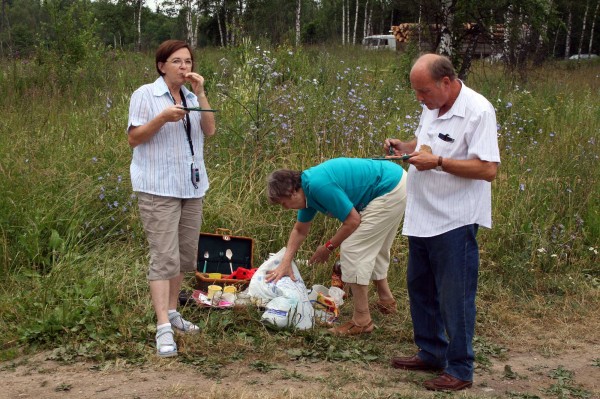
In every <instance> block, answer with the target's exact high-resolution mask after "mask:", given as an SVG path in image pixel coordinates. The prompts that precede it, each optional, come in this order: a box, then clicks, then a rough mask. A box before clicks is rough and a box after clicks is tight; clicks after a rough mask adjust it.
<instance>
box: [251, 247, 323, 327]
mask: <svg viewBox="0 0 600 399" xmlns="http://www.w3.org/2000/svg"><path fill="white" fill-rule="evenodd" d="M284 254H285V247H284V248H281V250H279V252H277V253H276V254H273V255H271V256H270V257H269V259H267V260H266V261H265V262H264V263H263V264H262V265H261V266H260V267H259V268H258V270H257V271H256V273H254V276H252V279H251V280H250V285H249V287H248V294H249V295H250V296H251V297H252V298H253V299H254V301H255V302H256V303H258V304H259V305H262V306H265V307H266V311H265V312H264V313H263V315H262V317H261V320H262V321H263V322H265V323H269V324H271V325H273V326H275V327H279V328H283V327H295V328H298V329H308V328H311V327H312V326H313V321H314V309H313V307H312V305H311V303H310V300H309V299H308V295H307V292H306V285H304V281H303V280H302V277H301V276H300V272H299V271H298V268H297V266H296V263H295V262H293V261H292V272H293V274H294V277H295V278H296V281H293V280H292V279H291V278H290V277H288V276H286V277H283V278H281V279H280V280H279V281H278V282H277V283H274V282H270V283H269V282H267V280H266V279H267V272H268V271H270V270H273V269H275V268H277V267H278V266H279V264H280V263H281V259H282V258H283V255H284Z"/></svg>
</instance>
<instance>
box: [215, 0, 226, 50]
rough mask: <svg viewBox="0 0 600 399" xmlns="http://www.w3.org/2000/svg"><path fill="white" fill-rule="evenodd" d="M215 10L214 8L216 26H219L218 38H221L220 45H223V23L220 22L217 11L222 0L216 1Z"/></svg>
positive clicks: (221, 4) (220, 7) (220, 6)
mask: <svg viewBox="0 0 600 399" xmlns="http://www.w3.org/2000/svg"><path fill="white" fill-rule="evenodd" d="M215 5H216V10H215V15H216V17H217V26H218V27H219V38H220V39H221V47H225V33H224V32H223V25H222V24H221V15H220V13H219V11H221V9H222V6H223V3H222V2H220V1H219V2H216V3H215Z"/></svg>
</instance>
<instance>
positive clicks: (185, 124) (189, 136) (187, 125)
mask: <svg viewBox="0 0 600 399" xmlns="http://www.w3.org/2000/svg"><path fill="white" fill-rule="evenodd" d="M179 96H180V97H181V104H182V105H183V106H184V107H187V103H186V101H185V96H184V95H183V90H182V89H179ZM171 99H172V100H173V104H175V105H177V102H175V98H174V97H173V96H171ZM183 127H184V128H185V135H186V136H187V141H188V144H189V145H190V151H191V152H192V157H193V156H194V144H193V143H192V124H191V122H190V114H189V112H188V113H187V114H186V115H185V120H184V121H183Z"/></svg>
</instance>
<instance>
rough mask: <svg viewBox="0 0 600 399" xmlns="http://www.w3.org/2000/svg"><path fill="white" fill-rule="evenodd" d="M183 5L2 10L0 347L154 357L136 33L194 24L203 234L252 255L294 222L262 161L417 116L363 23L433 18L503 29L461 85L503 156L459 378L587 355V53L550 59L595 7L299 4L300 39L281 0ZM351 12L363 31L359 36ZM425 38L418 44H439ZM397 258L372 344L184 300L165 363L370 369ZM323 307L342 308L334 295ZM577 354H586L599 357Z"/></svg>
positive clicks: (294, 162)
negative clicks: (179, 331) (137, 117)
mask: <svg viewBox="0 0 600 399" xmlns="http://www.w3.org/2000/svg"><path fill="white" fill-rule="evenodd" d="M194 4H196V3H194ZM198 4H200V5H203V8H201V9H200V11H199V12H195V13H193V14H189V13H188V14H186V11H185V10H186V8H185V7H182V6H181V5H179V6H178V7H173V8H172V11H169V10H171V8H169V7H170V6H169V5H168V4H167V3H161V4H158V5H157V7H160V8H159V11H160V12H155V11H156V10H150V9H149V8H147V7H142V8H141V10H142V13H141V18H139V19H136V17H135V15H136V12H135V10H136V7H138V8H137V9H140V8H139V3H137V6H136V5H135V4H131V3H125V2H122V3H121V2H117V3H110V2H85V1H74V2H72V1H45V2H27V1H19V0H13V1H6V0H4V1H3V2H2V31H1V32H0V33H1V40H0V44H1V48H0V49H1V51H2V58H1V59H0V64H1V69H0V71H1V72H0V92H1V93H2V94H3V95H2V96H1V97H0V114H1V115H2V117H1V118H0V176H1V179H0V193H2V195H0V278H1V279H2V281H3V284H2V285H0V337H1V341H0V345H1V349H0V360H8V361H18V359H19V357H20V356H21V355H23V354H28V353H32V352H35V351H38V350H45V349H49V350H53V352H52V357H53V359H57V360H61V361H64V362H69V361H73V360H74V359H87V360H93V361H95V362H113V363H117V362H126V363H129V364H134V365H136V364H140V363H150V364H152V363H154V362H156V359H155V358H154V356H153V350H152V342H153V337H154V320H153V313H152V309H151V306H150V301H149V297H148V291H147V282H146V281H145V277H144V276H145V269H146V267H147V247H146V242H145V240H144V235H143V230H142V228H141V226H140V222H139V218H138V215H137V209H136V203H135V195H133V193H132V192H131V186H130V182H129V172H128V166H129V162H130V159H131V149H130V148H129V147H128V145H127V142H126V137H125V126H126V123H127V114H128V105H129V98H130V95H131V93H132V92H133V91H134V90H135V89H136V88H137V87H139V86H140V85H142V84H145V83H148V82H151V81H153V80H154V79H155V77H156V72H155V69H154V61H153V60H154V59H153V51H154V49H155V47H156V45H158V43H160V42H161V41H162V40H163V39H166V38H180V39H184V40H189V37H188V34H189V31H188V30H187V28H186V26H187V25H186V23H187V22H186V21H187V18H188V16H187V15H192V21H193V23H196V26H197V29H193V32H196V33H195V34H196V35H197V36H196V38H197V42H196V51H195V59H196V67H195V69H196V71H198V72H200V73H201V74H203V75H204V76H205V77H206V80H207V91H208V96H209V99H210V102H211V105H212V106H213V107H214V108H216V109H219V112H218V114H217V117H218V118H217V119H218V134H217V135H216V136H215V137H214V138H212V139H210V140H208V141H207V146H206V149H205V153H206V166H207V170H208V174H209V178H210V181H211V188H210V191H209V194H208V195H207V198H206V207H205V220H204V222H203V231H206V232H213V231H215V229H217V228H228V229H231V231H232V232H233V233H234V234H236V235H242V236H248V237H252V238H253V239H254V240H255V259H254V261H255V264H260V263H261V261H262V260H264V259H265V258H266V257H268V255H269V253H271V252H276V251H277V250H279V249H280V248H281V247H283V246H284V245H285V243H286V240H287V236H288V234H289V230H290V228H291V226H292V225H293V222H294V216H295V215H294V213H293V212H289V211H285V210H283V209H280V208H279V207H273V206H270V205H268V204H267V201H266V199H265V197H264V185H265V177H266V176H267V175H268V173H269V172H271V171H272V170H274V169H276V168H280V167H292V168H297V169H303V168H307V167H310V166H312V165H314V164H317V163H319V162H322V161H324V160H326V159H328V158H332V157H337V156H351V157H371V156H378V155H381V151H382V142H383V140H384V139H385V138H386V137H398V138H401V139H408V138H410V137H411V135H412V134H413V132H414V130H415V128H416V124H417V122H418V115H419V112H420V106H419V104H418V103H417V102H416V100H415V99H414V95H413V93H412V91H411V89H410V85H409V83H408V72H409V69H410V65H411V62H412V61H413V60H414V58H415V56H416V55H417V54H418V52H419V51H420V49H419V48H418V47H417V45H416V44H415V45H412V46H409V47H408V48H406V51H403V52H391V51H386V52H383V51H378V52H372V51H365V50H363V49H362V48H360V46H359V45H358V43H359V42H360V38H361V37H362V36H363V35H364V34H367V33H370V32H371V31H372V32H373V33H384V32H381V31H382V30H385V29H389V25H390V24H396V23H400V22H417V21H418V20H419V18H421V21H422V22H423V23H424V24H425V25H426V24H427V23H432V22H435V21H436V18H441V19H440V20H439V21H441V22H444V21H445V23H446V26H447V27H448V29H447V30H446V32H448V33H449V34H450V37H451V40H450V43H452V44H455V45H456V46H455V48H461V47H460V41H461V39H462V38H461V36H462V35H461V34H460V32H461V26H463V23H464V22H466V21H473V20H476V21H480V23H481V24H484V23H485V24H488V25H490V24H491V23H492V22H493V23H502V24H504V25H505V26H510V27H512V28H511V29H507V31H508V33H509V34H507V35H506V37H505V38H506V40H505V41H503V46H502V48H501V50H502V51H501V52H502V54H503V57H501V60H500V61H499V62H491V61H492V60H480V59H477V58H473V59H470V60H467V61H468V68H467V72H468V74H467V81H466V82H467V84H468V85H469V86H471V87H473V88H474V89H476V90H478V91H479V92H481V93H482V94H484V95H485V96H486V97H487V98H488V99H490V101H491V102H492V103H493V104H494V106H495V107H496V112H497V115H498V124H499V126H498V128H499V142H500V148H501V157H502V165H501V167H500V170H499V174H498V178H497V179H496V180H495V181H494V183H493V184H492V187H493V201H494V203H493V212H494V214H493V218H494V228H493V229H491V230H482V231H481V232H480V236H479V237H480V243H481V259H482V261H481V270H480V291H479V296H478V309H479V314H478V325H477V337H476V350H477V367H478V373H485V372H486V370H487V369H488V368H489V367H490V365H491V364H492V363H493V362H494V361H497V360H498V359H502V357H503V356H505V355H506V352H507V351H508V349H514V346H515V345H517V346H519V347H520V348H521V349H523V348H527V350H534V351H537V353H541V354H543V355H544V356H552V355H553V354H556V353H558V352H560V351H561V350H566V349H567V348H569V347H574V346H578V347H581V348H584V350H585V349H589V348H593V347H594V346H593V345H596V346H595V347H596V348H597V346H598V340H599V338H598V334H597V331H598V329H599V328H600V326H599V325H598V324H599V320H600V317H599V316H600V315H599V313H598V312H599V311H600V295H599V290H600V268H599V266H598V264H599V261H600V257H599V256H598V251H599V249H600V244H599V241H600V238H599V237H600V184H599V182H600V165H599V163H600V154H599V151H598V140H599V137H600V134H599V128H600V101H599V100H598V99H599V98H600V62H599V61H598V60H597V59H591V60H585V59H579V60H565V59H564V58H565V57H567V56H570V55H572V54H578V53H587V52H597V50H598V45H599V44H598V40H597V39H596V36H597V35H596V34H595V31H596V30H597V29H596V24H595V21H596V20H597V18H598V16H597V10H598V2H595V3H594V2H592V1H590V2H586V1H580V2H543V1H542V2H537V1H521V2H519V3H518V4H516V3H515V4H511V3H509V2H502V1H496V2H494V3H493V4H492V3H491V2H486V1H480V2H472V3H471V2H468V1H465V2H456V3H450V2H446V1H441V2H425V1H422V2H421V3H414V4H413V3H410V4H408V3H407V2H376V1H372V2H369V3H366V2H364V3H363V2H352V1H339V2H309V1H303V2H301V7H300V10H301V12H300V16H301V18H300V32H301V34H300V35H299V36H296V32H297V30H296V24H295V22H296V16H297V15H298V14H297V10H298V8H297V7H296V6H297V4H298V3H294V2H269V1H264V2H235V3H229V2H200V3H198ZM240 4H241V6H240ZM292 4H294V7H292ZM357 4H358V10H359V12H358V13H356V12H355V10H356V5H357ZM367 4H368V7H367ZM204 5H206V7H208V8H206V7H204ZM217 5H218V6H219V7H216V6H217ZM233 5H236V6H235V7H234V6H233ZM419 5H420V6H421V7H419ZM449 5H453V6H452V7H448V6H449ZM480 5H481V7H483V6H484V5H485V6H486V7H487V8H485V9H480V8H478V7H479V6H480ZM226 6H227V7H230V8H227V7H226ZM267 6H268V7H267ZM542 6H543V7H542ZM546 6H551V7H550V8H545V7H546ZM211 7H212V8H211ZM215 7H216V8H215ZM223 7H225V8H223ZM365 10H366V13H365ZM419 10H420V11H419ZM544 10H545V11H544ZM542 11H544V12H542ZM365 15H366V18H365ZM482 15H484V16H486V18H481V16H482ZM569 15H570V17H569ZM233 16H235V18H234V17H233ZM369 16H371V18H370V21H371V22H368V23H367V26H371V30H368V29H367V30H362V31H361V29H360V27H361V26H364V21H365V20H366V21H369ZM487 16H493V17H494V18H492V19H487ZM448 17H450V18H448ZM228 18H230V19H228ZM477 18H479V19H477ZM194 21H195V22H194ZM219 21H220V22H219ZM342 21H346V22H344V23H342ZM515 21H517V22H515ZM568 21H571V22H570V23H568ZM138 22H139V26H140V27H141V29H140V30H139V31H138V30H137V26H138ZM219 24H221V28H219ZM355 26H356V28H355ZM311 27H312V28H311ZM355 31H356V45H354V44H353V43H354V32H355ZM311 32H312V33H311ZM296 38H299V43H297V42H296ZM222 39H223V42H222V41H221V40H222ZM436 39H437V40H436V41H435V42H436V43H437V45H438V47H439V45H440V44H441V43H442V42H443V40H445V39H443V38H442V37H441V35H440V37H439V38H436ZM421 50H423V49H421ZM451 56H452V58H453V62H454V63H455V66H457V69H458V68H461V67H462V66H464V65H465V52H463V51H455V52H452V54H451ZM336 227H337V224H336V222H335V221H334V220H331V219H327V218H320V219H318V220H317V221H316V223H314V226H313V230H312V232H311V235H310V237H309V238H308V240H307V242H306V243H305V244H304V246H303V248H302V250H301V251H300V252H299V254H298V259H297V260H298V263H299V267H300V270H301V272H302V275H303V276H304V279H305V280H306V282H307V285H309V286H311V285H312V284H326V285H329V277H330V268H329V267H327V266H331V265H327V266H325V267H323V266H322V267H315V268H313V267H309V266H307V265H306V263H305V262H304V260H305V259H307V258H308V257H309V256H310V254H311V251H312V250H313V249H314V248H315V247H316V245H318V244H321V243H322V241H323V237H329V236H331V234H332V233H333V232H334V231H335V229H336ZM406 253H407V248H406V239H405V237H402V236H401V235H399V236H398V238H397V240H396V243H395V245H394V248H393V255H394V260H393V264H392V269H391V272H390V281H391V285H392V289H393V291H394V294H395V295H396V297H397V298H398V299H399V306H400V312H399V314H398V315H397V316H394V317H392V318H383V317H382V316H380V315H377V314H375V315H374V317H375V321H376V324H378V325H380V328H379V329H378V330H377V331H376V332H375V337H376V339H374V340H372V341H369V340H362V339H359V340H355V341H354V340H345V339H338V338H334V337H330V336H327V335H326V334H323V331H322V329H315V330H314V331H313V330H311V331H309V332H294V331H281V332H273V331H269V330H268V329H266V328H265V327H264V326H263V325H262V324H261V323H259V319H260V313H259V312H258V311H257V310H256V309H251V308H249V309H246V310H245V311H237V312H230V311H225V312H205V311H203V310H201V309H194V308H185V309H184V312H185V313H186V314H187V315H189V317H190V318H191V319H193V320H195V321H198V323H199V324H200V325H201V326H202V327H203V332H202V333H201V334H200V335H199V336H197V337H183V338H182V337H180V338H178V339H179V340H180V341H179V343H180V344H181V354H180V356H179V357H178V360H177V361H179V362H181V363H185V364H188V365H192V366H193V367H197V368H198V370H200V371H202V372H203V373H204V375H206V376H208V377H209V378H222V377H223V375H222V374H220V373H219V371H218V370H220V368H221V367H226V366H228V365H231V364H233V363H236V364H237V363H239V362H246V364H250V365H251V366H252V367H254V368H255V369H261V370H267V371H268V370H270V369H271V368H272V367H277V366H276V365H277V364H284V363H286V362H290V361H308V362H313V361H325V362H351V363H352V364H354V363H356V362H360V363H361V364H373V363H376V364H383V363H386V362H387V360H386V358H387V357H389V355H390V353H396V352H399V351H404V352H405V353H410V351H412V350H414V348H413V347H412V340H411V339H412V335H411V325H410V317H408V315H409V311H408V299H407V294H406V281H405V273H404V271H405V267H406ZM193 286H194V280H193V279H190V280H189V281H187V282H186V288H187V289H191V288H193ZM342 311H343V315H342V317H347V315H348V314H351V306H345V307H344V308H343V310H342ZM574 342H576V345H575V344H574ZM274 353H277V355H274ZM587 355H589V356H591V352H589V350H588V353H587ZM593 359H594V360H593V362H591V363H589V364H586V366H585V367H588V368H590V367H600V358H598V356H597V354H596V355H595V357H594V358H593ZM4 367H6V368H4ZM0 369H2V370H11V369H12V366H2V368H0ZM555 371H556V370H555ZM559 371H560V370H559ZM561 373H562V371H560V373H558V374H561ZM555 374H556V373H555ZM567 374H568V373H567ZM561 378H562V377H561ZM560 381H561V384H562V385H560V386H559V387H558V388H556V387H555V388H556V389H558V391H557V392H559V393H558V394H552V393H551V392H552V387H551V386H550V385H548V386H547V387H545V389H547V390H548V392H550V393H549V394H548V395H550V397H567V396H565V395H566V394H565V393H564V392H567V393H569V395H570V394H571V393H572V394H573V395H572V396H574V397H593V395H594V394H597V392H596V393H594V392H593V388H590V386H588V387H584V388H582V387H579V386H578V385H577V384H576V383H575V382H574V381H575V380H574V379H569V378H562V379H561V380H560ZM565 390H566V391H565ZM561 395H562V396H561ZM386 397H387V396H386ZM513 397H514V396H513ZM521 397H528V398H529V397H530V396H521Z"/></svg>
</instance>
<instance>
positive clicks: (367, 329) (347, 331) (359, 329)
mask: <svg viewBox="0 0 600 399" xmlns="http://www.w3.org/2000/svg"><path fill="white" fill-rule="evenodd" d="M374 329H375V325H374V324H373V320H371V321H370V322H369V324H367V325H366V326H359V325H358V324H356V323H355V322H354V321H352V320H350V321H348V322H346V323H344V324H342V325H341V326H337V327H333V328H330V329H328V330H327V331H329V332H330V333H331V334H333V335H359V334H369V333H371V332H372V331H373V330H374Z"/></svg>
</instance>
